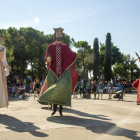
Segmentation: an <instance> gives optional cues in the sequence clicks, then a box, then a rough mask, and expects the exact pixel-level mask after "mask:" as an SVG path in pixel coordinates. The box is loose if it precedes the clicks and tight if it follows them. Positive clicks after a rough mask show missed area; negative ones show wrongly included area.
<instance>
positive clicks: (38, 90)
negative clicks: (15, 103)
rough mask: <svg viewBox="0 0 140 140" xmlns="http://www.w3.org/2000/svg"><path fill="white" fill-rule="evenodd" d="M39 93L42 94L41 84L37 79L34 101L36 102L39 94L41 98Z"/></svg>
mask: <svg viewBox="0 0 140 140" xmlns="http://www.w3.org/2000/svg"><path fill="white" fill-rule="evenodd" d="M39 93H40V83H39V80H38V79H37V80H36V84H35V94H34V100H35V97H36V95H37V94H38V98H39Z"/></svg>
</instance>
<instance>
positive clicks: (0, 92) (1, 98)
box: [0, 48, 9, 108]
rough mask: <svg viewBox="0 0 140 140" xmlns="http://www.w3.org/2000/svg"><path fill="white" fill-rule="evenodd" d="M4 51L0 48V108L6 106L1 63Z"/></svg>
mask: <svg viewBox="0 0 140 140" xmlns="http://www.w3.org/2000/svg"><path fill="white" fill-rule="evenodd" d="M4 51H5V48H4V49H3V50H0V108H2V107H8V104H9V103H8V93H7V82H6V75H5V69H4V63H3V61H2V60H3V57H4Z"/></svg>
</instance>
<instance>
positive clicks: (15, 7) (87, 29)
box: [0, 0, 140, 67]
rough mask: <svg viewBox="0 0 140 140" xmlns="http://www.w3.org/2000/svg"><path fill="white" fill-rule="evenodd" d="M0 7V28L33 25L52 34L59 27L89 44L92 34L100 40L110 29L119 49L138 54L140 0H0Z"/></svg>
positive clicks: (103, 40)
mask: <svg viewBox="0 0 140 140" xmlns="http://www.w3.org/2000/svg"><path fill="white" fill-rule="evenodd" d="M0 7H1V8H0V11H1V12H0V13H1V15H0V17H1V18H0V28H4V29H7V28H9V27H16V28H19V27H33V28H35V29H37V30H40V31H44V33H45V34H53V33H54V31H53V28H57V27H62V28H64V29H65V30H64V32H65V33H66V34H68V35H70V37H73V38H74V39H75V41H87V42H88V43H89V44H90V45H91V46H93V41H94V38H96V37H97V38H98V39H99V41H100V42H102V43H104V42H105V38H106V34H107V33H108V32H110V33H111V36H112V42H113V43H114V45H116V46H117V47H118V48H120V51H121V52H123V53H124V54H130V55H131V56H132V57H135V58H137V57H136V55H135V51H136V52H138V54H139V55H140V49H139V48H140V44H139V40H140V0H0ZM73 50H75V49H73ZM137 64H138V65H139V67H140V63H139V62H137Z"/></svg>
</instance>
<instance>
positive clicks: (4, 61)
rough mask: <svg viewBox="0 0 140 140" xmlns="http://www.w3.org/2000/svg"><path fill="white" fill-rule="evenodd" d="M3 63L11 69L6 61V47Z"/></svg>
mask: <svg viewBox="0 0 140 140" xmlns="http://www.w3.org/2000/svg"><path fill="white" fill-rule="evenodd" d="M2 60H3V63H4V65H5V66H6V67H9V66H8V63H7V59H6V48H5V47H4V56H3V59H2Z"/></svg>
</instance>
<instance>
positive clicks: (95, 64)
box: [93, 38, 99, 80]
mask: <svg viewBox="0 0 140 140" xmlns="http://www.w3.org/2000/svg"><path fill="white" fill-rule="evenodd" d="M93 73H94V80H97V76H99V45H98V38H95V39H94V45H93Z"/></svg>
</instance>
